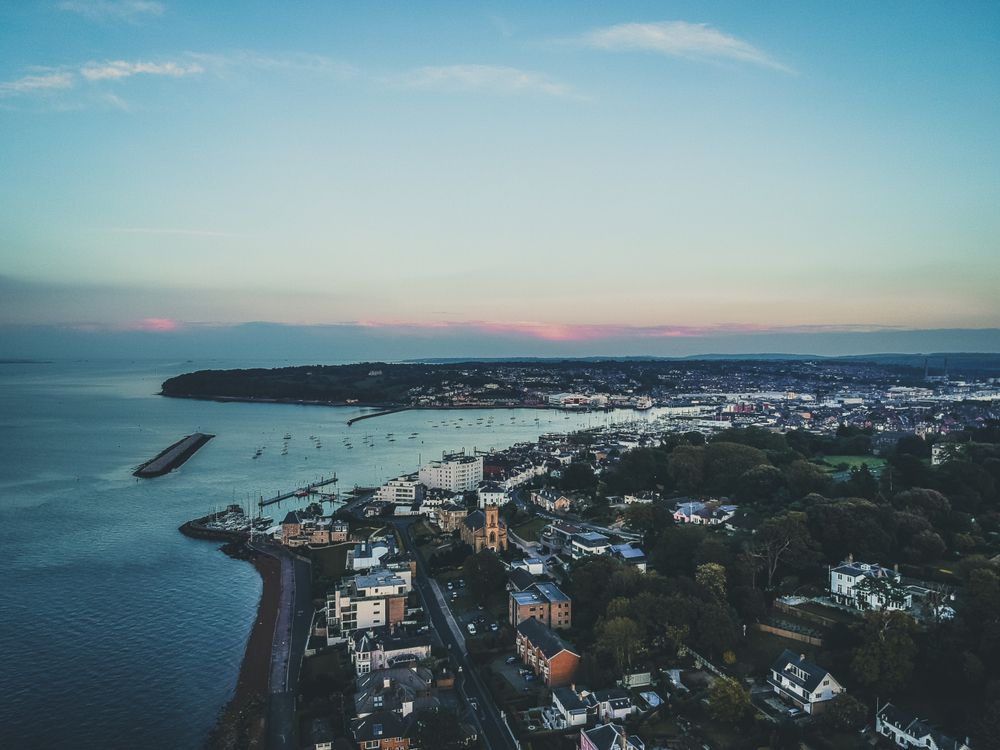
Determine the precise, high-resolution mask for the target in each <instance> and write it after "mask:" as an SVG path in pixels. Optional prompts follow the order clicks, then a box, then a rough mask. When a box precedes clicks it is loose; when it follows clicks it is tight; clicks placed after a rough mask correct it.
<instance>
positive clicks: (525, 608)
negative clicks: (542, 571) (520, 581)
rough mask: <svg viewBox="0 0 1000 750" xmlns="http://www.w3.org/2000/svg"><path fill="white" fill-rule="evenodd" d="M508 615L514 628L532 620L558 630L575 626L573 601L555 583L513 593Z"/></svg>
mask: <svg viewBox="0 0 1000 750" xmlns="http://www.w3.org/2000/svg"><path fill="white" fill-rule="evenodd" d="M508 613H509V616H510V624H511V625H513V626H514V627H517V626H518V625H520V624H521V623H522V622H524V621H525V620H527V619H531V618H533V619H535V620H538V621H539V622H541V623H542V624H544V625H547V626H548V627H550V628H555V629H557V630H562V629H565V628H568V627H570V626H571V625H572V624H573V605H572V601H571V600H570V598H569V597H568V596H566V594H564V593H563V592H562V591H560V590H559V588H558V587H557V586H556V585H555V584H554V583H534V584H532V585H531V586H529V587H528V588H526V589H524V590H523V591H511V592H510V595H509V601H508Z"/></svg>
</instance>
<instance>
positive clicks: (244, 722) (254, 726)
mask: <svg viewBox="0 0 1000 750" xmlns="http://www.w3.org/2000/svg"><path fill="white" fill-rule="evenodd" d="M236 545H237V543H236V542H231V543H230V544H227V545H224V546H223V547H222V551H223V552H225V553H226V554H227V555H229V556H230V557H234V558H235V559H238V560H246V561H247V562H249V563H251V564H252V565H253V566H254V569H255V570H256V571H257V573H258V574H260V577H261V582H262V584H263V586H262V588H261V593H260V600H259V601H258V603H257V614H256V616H255V618H254V623H253V626H252V627H251V628H250V635H249V636H248V637H247V643H246V647H245V648H244V650H243V660H242V661H241V663H240V672H239V676H238V677H237V678H236V687H235V689H234V691H233V697H232V698H231V699H230V700H229V702H228V703H227V704H226V705H225V706H223V708H222V710H221V711H220V712H219V718H218V720H217V721H216V723H215V726H214V727H213V728H212V730H211V732H209V735H208V738H207V740H206V742H205V747H206V748H209V750H236V749H237V748H263V747H264V746H265V744H266V738H267V708H268V680H269V674H270V665H271V644H272V638H273V635H274V623H275V620H276V619H277V616H278V606H279V601H280V599H281V563H280V562H279V561H278V560H277V559H275V558H273V557H269V556H268V555H262V554H257V553H248V552H247V550H246V548H245V547H243V546H242V545H241V544H240V545H239V547H238V548H237V549H232V547H235V546H236Z"/></svg>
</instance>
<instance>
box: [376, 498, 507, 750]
mask: <svg viewBox="0 0 1000 750" xmlns="http://www.w3.org/2000/svg"><path fill="white" fill-rule="evenodd" d="M416 520H419V519H414V518H407V519H399V520H394V521H392V524H393V525H394V526H395V527H396V528H397V529H398V530H399V536H400V538H401V539H402V541H403V546H404V547H405V548H406V550H407V551H408V552H412V553H413V556H414V557H415V558H416V561H417V576H416V578H415V579H414V581H413V583H414V586H415V587H416V589H417V591H418V593H419V594H420V596H421V598H422V599H423V602H424V607H425V609H426V611H427V614H428V616H429V617H430V622H431V624H432V625H433V626H434V630H435V631H436V632H437V634H438V636H439V637H440V638H441V641H442V642H443V643H444V645H445V647H447V649H448V651H449V653H450V654H451V656H452V659H454V661H455V662H457V663H458V665H459V667H460V668H461V675H459V680H458V686H459V692H461V693H462V695H463V696H464V697H465V700H466V703H467V704H469V706H470V708H471V701H475V702H476V704H477V705H478V706H479V710H478V711H473V712H472V713H473V715H474V716H475V717H476V723H477V725H478V727H479V734H480V737H481V738H482V739H483V743H484V744H485V745H486V747H487V750H515V749H516V747H517V746H516V745H515V743H514V740H513V738H512V737H511V735H510V732H509V731H508V729H507V725H506V724H505V723H504V721H503V719H501V718H500V712H499V711H498V710H497V707H496V705H495V704H494V703H493V697H492V696H491V695H490V693H489V691H488V690H487V689H486V686H485V685H484V684H483V682H482V680H481V679H480V678H479V674H478V673H477V672H476V671H475V670H474V669H473V667H472V665H471V664H470V662H469V659H468V656H467V655H466V652H465V638H464V636H463V635H462V632H461V628H460V627H459V626H458V624H457V623H456V622H455V619H454V617H452V614H451V610H450V609H449V608H448V605H447V604H446V603H445V602H444V597H443V596H442V595H441V592H440V590H439V589H437V588H436V582H434V581H432V580H430V578H429V576H428V575H427V569H426V567H425V566H424V561H423V559H422V558H421V557H420V553H419V551H418V550H417V547H416V545H415V544H414V543H413V539H412V538H411V537H410V526H412V525H413V523H414V522H415V521H416Z"/></svg>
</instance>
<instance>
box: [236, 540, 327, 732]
mask: <svg viewBox="0 0 1000 750" xmlns="http://www.w3.org/2000/svg"><path fill="white" fill-rule="evenodd" d="M250 547H251V549H253V550H255V551H256V552H259V553H261V554H264V555H268V556H270V557H273V558H276V559H277V560H278V561H279V563H280V564H281V576H280V580H281V594H280V599H279V604H278V616H277V619H276V620H275V624H274V636H273V640H272V643H271V669H270V678H269V683H268V692H269V693H270V694H271V698H270V708H269V712H268V714H269V715H268V728H267V732H268V744H267V746H268V748H269V750H283V748H292V747H293V746H294V745H293V740H294V737H295V696H296V694H297V693H298V686H299V671H300V670H301V667H302V658H303V655H304V653H305V648H306V643H307V642H308V640H309V623H310V620H311V619H312V570H311V567H310V564H309V562H308V561H305V560H303V559H302V558H300V557H299V556H298V555H295V554H292V553H291V552H289V551H288V550H286V549H284V548H282V547H279V546H277V545H274V544H269V543H267V542H260V541H255V542H253V543H251V544H250Z"/></svg>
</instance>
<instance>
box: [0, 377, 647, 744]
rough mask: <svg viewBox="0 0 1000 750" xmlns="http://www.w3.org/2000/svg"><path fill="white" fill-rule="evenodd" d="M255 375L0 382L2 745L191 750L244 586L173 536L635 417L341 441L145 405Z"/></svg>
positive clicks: (551, 419) (283, 408) (217, 704)
mask: <svg viewBox="0 0 1000 750" xmlns="http://www.w3.org/2000/svg"><path fill="white" fill-rule="evenodd" d="M272 364H273V365H276V364H279V363H261V362H254V363H250V362H242V363H234V362H138V363H124V362H112V363H108V362H103V363H86V362H84V363H53V364H0V551H2V554H0V581H2V585H0V653H2V655H3V661H2V667H0V695H2V696H3V700H0V747H4V748H61V747H67V748H68V747H74V748H77V747H95V748H133V747H139V746H142V747H150V748H196V747H199V746H200V745H201V744H202V742H203V740H204V738H205V736H206V734H207V732H208V730H209V728H210V727H211V726H212V724H213V722H214V720H215V717H216V716H217V714H218V712H219V709H220V708H221V707H222V705H223V704H224V703H225V702H226V701H227V700H228V699H229V697H230V695H231V693H232V689H233V687H234V685H235V682H236V676H237V673H238V671H239V663H240V659H241V657H242V654H243V648H244V644H245V642H246V637H247V634H248V632H249V629H250V624H251V622H252V620H253V616H254V612H255V609H256V605H257V600H258V597H259V595H260V579H259V578H258V576H257V574H256V573H255V572H254V570H253V568H251V567H250V566H249V565H247V564H246V563H242V562H238V561H234V560H231V559H230V558H228V557H226V556H225V555H223V554H222V553H221V552H219V551H218V550H217V545H216V544H213V543H209V542H202V541H194V540H190V539H187V538H186V537H183V536H181V535H180V534H179V533H178V532H177V530H176V529H177V527H178V526H179V525H180V524H181V523H183V522H184V521H186V520H188V519H190V518H193V517H195V516H199V515H203V514H204V513H205V512H207V511H210V510H212V509H213V507H216V506H222V505H225V504H227V503H230V502H232V501H233V500H234V499H235V500H236V501H238V502H247V501H248V500H250V498H254V497H257V496H258V495H260V494H263V495H265V496H270V495H272V494H276V493H277V492H278V491H284V490H287V489H292V488H294V487H298V486H301V485H302V484H304V483H306V482H308V481H310V480H314V479H316V478H318V477H320V476H329V475H330V474H331V473H332V472H334V471H335V472H336V473H337V475H338V477H339V478H340V480H341V481H340V484H339V486H340V487H341V488H343V489H348V488H350V487H352V486H353V485H354V484H356V483H357V484H361V485H373V484H377V483H380V482H382V481H384V480H385V479H386V478H388V477H391V476H394V475H396V474H399V473H403V472H405V471H412V470H413V469H414V468H416V466H417V465H418V463H419V462H420V461H421V460H424V461H426V460H428V459H431V458H436V457H438V456H439V455H440V453H441V451H442V450H445V449H447V450H454V449H458V448H462V447H465V448H467V449H469V450H471V449H473V448H475V447H478V448H491V447H498V448H499V447H506V446H508V445H510V444H511V443H514V442H517V441H519V440H526V439H533V438H535V437H537V435H538V434H539V433H542V432H549V431H565V430H568V429H571V428H578V427H584V426H592V425H597V424H604V423H606V422H607V421H608V420H610V419H618V420H621V419H626V418H633V417H634V416H635V415H634V414H633V413H623V414H619V415H603V414H602V415H593V416H588V415H573V416H572V417H571V418H570V419H566V418H565V415H564V414H561V413H558V412H548V411H542V412H540V411H533V410H524V409H521V410H507V411H499V410H482V411H479V410H476V411H471V410H470V411H436V412H427V411H425V412H403V413H400V414H394V415H391V416H388V417H380V418H377V419H372V420H365V421H362V422H360V423H358V424H356V425H354V426H353V427H350V428H349V427H347V426H346V424H345V422H346V420H347V419H348V418H350V417H352V416H356V415H357V414H359V413H361V410H358V409H352V408H326V407H315V406H313V407H308V406H292V405H278V404H217V403H211V402H199V401H185V400H177V399H166V398H162V397H159V396H156V395H155V393H156V391H157V390H158V389H159V384H160V383H161V382H162V381H163V380H164V379H165V378H167V377H170V376H172V375H175V374H178V373H180V372H185V371H188V370H192V369H199V368H203V367H243V366H268V365H272ZM281 364H284V363H281ZM491 418H492V419H491ZM195 430H200V431H203V432H211V433H214V434H216V435H217V437H216V438H215V439H214V440H212V441H211V442H209V443H208V445H206V446H205V447H204V448H202V449H201V451H199V452H198V453H197V454H196V455H195V456H194V458H192V459H191V460H190V461H188V463H186V464H185V465H184V466H183V467H182V468H181V469H180V470H179V471H175V472H173V473H171V474H168V475H166V476H164V477H160V478H157V479H151V480H143V481H141V482H140V481H136V480H135V479H134V478H133V477H132V476H131V470H132V469H133V468H134V466H135V465H137V464H139V463H141V462H142V461H144V460H146V459H148V458H151V457H152V456H153V455H155V454H156V453H157V452H158V451H160V450H161V449H163V448H165V447H166V446H167V445H169V444H170V443H172V442H174V441H175V440H177V439H179V438H180V437H182V436H184V435H186V434H188V433H190V432H193V431H195ZM286 432H289V433H291V434H292V439H291V441H290V444H289V453H288V455H286V456H282V455H280V451H281V444H282V437H283V435H284V434H285V433H286ZM411 432H417V433H419V435H418V436H417V437H416V438H415V439H408V436H409V434H410V433H411ZM388 433H394V442H393V441H390V440H389V436H388ZM310 435H315V436H317V437H318V438H320V440H321V442H322V448H320V449H317V448H316V447H315V446H314V444H313V442H312V441H311V440H310V439H309V436H310ZM365 435H370V436H371V438H372V440H373V442H374V446H375V447H373V448H368V447H365V444H364V442H363V437H364V436H365ZM345 437H350V438H351V441H352V443H353V445H354V447H353V449H348V448H346V446H345V445H344V438H345ZM262 446H267V447H266V448H265V450H264V453H263V455H262V456H261V458H259V459H257V460H253V459H252V458H251V456H253V454H254V451H255V450H256V449H257V448H259V447H262ZM290 507H296V506H295V505H294V503H286V504H284V505H283V506H282V507H281V508H272V515H274V516H281V515H283V514H284V512H285V511H286V510H287V509H288V508H290Z"/></svg>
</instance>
